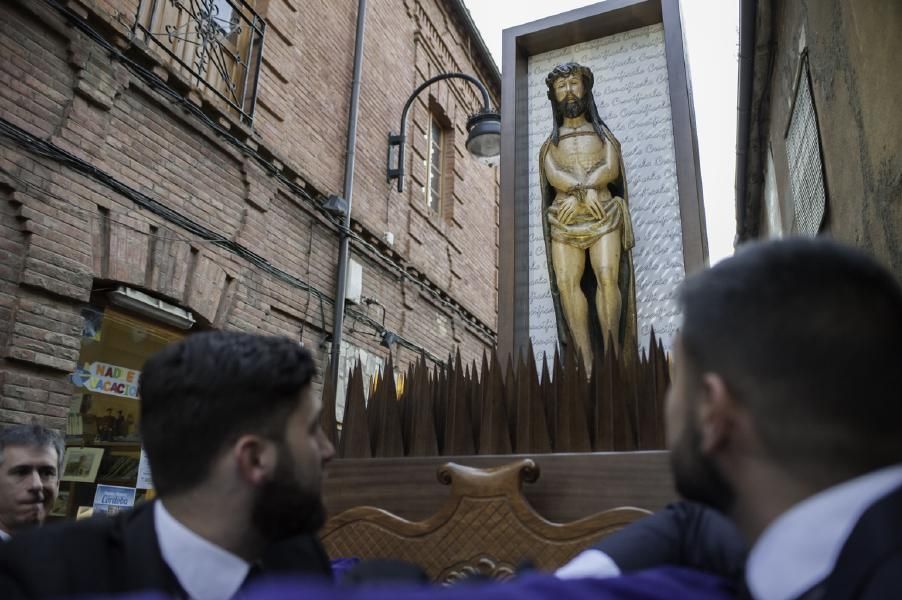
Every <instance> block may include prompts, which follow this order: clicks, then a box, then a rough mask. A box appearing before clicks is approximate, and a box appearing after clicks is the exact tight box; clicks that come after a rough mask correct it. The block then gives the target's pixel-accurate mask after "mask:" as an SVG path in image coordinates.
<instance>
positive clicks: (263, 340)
mask: <svg viewBox="0 0 902 600" xmlns="http://www.w3.org/2000/svg"><path fill="white" fill-rule="evenodd" d="M315 374H316V366H315V365H314V362H313V358H312V357H311V356H310V353H309V352H308V351H307V350H305V349H304V348H303V347H301V345H300V344H299V343H298V342H297V341H293V340H290V339H288V338H284V337H266V336H260V335H252V334H248V333H238V332H230V331H214V332H207V333H198V334H195V335H192V336H189V337H187V338H185V339H184V340H182V341H180V342H177V343H175V344H172V345H170V346H167V347H166V348H164V349H163V350H162V351H160V352H159V353H157V354H155V355H154V356H153V357H151V358H150V360H148V361H147V363H146V364H145V366H144V371H143V372H142V373H141V381H140V395H141V433H142V437H143V441H144V449H145V451H146V452H147V457H148V459H149V460H150V466H151V470H152V473H153V480H154V487H156V489H157V491H158V492H159V493H160V495H166V494H172V493H177V492H181V491H184V490H188V489H191V488H193V487H195V486H196V485H198V484H199V483H201V482H202V481H203V480H204V479H206V477H207V475H208V474H209V471H210V467H211V466H212V464H213V462H214V460H215V458H216V457H217V456H218V455H219V453H220V452H221V451H222V450H223V449H224V448H225V447H226V445H227V444H229V443H231V442H234V441H235V440H237V439H238V438H239V437H240V436H241V435H244V434H247V433H257V434H260V435H264V436H266V437H268V438H270V439H275V440H282V439H284V434H285V423H286V419H287V417H288V415H290V414H291V413H292V412H293V411H294V410H296V409H297V407H298V397H299V394H300V392H301V390H302V389H303V388H304V387H305V386H307V385H308V384H309V383H310V382H311V380H312V379H313V377H314V375H315Z"/></svg>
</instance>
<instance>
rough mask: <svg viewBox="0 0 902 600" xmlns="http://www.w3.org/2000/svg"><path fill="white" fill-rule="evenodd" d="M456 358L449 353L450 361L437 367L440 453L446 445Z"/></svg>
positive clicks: (436, 397)
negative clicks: (452, 367)
mask: <svg viewBox="0 0 902 600" xmlns="http://www.w3.org/2000/svg"><path fill="white" fill-rule="evenodd" d="M453 360H454V359H453V358H452V357H451V356H450V355H449V356H448V362H447V363H445V364H444V365H441V366H437V367H436V368H435V379H434V380H433V381H434V385H433V389H434V390H435V395H434V396H433V398H434V400H433V406H434V408H435V422H434V423H433V426H434V427H435V439H436V441H437V442H438V453H439V454H441V453H442V448H444V447H445V420H446V419H447V418H448V390H449V387H450V373H451V365H452V361H453Z"/></svg>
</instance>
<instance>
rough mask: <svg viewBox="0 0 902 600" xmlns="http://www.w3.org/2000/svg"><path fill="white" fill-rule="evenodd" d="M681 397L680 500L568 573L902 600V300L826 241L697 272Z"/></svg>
mask: <svg viewBox="0 0 902 600" xmlns="http://www.w3.org/2000/svg"><path fill="white" fill-rule="evenodd" d="M681 301H682V306H683V314H684V322H683V327H682V330H681V335H680V338H679V340H678V342H677V344H676V347H675V356H674V366H675V373H674V380H673V384H672V386H671V390H670V393H669V396H668V402H667V414H666V418H667V429H668V445H669V446H670V448H671V451H672V452H671V459H672V466H673V471H674V477H675V481H676V484H677V489H678V491H679V492H680V493H681V494H682V495H683V496H684V497H686V498H689V499H692V500H697V501H700V502H703V503H705V504H706V505H708V506H710V507H713V508H715V509H717V510H718V511H720V512H721V513H723V514H725V515H727V516H729V517H730V518H731V520H732V521H733V523H735V525H737V526H738V529H739V531H741V532H742V534H744V537H745V539H746V540H747V541H748V542H750V543H751V544H753V545H752V546H751V552H750V554H749V556H748V560H747V561H745V552H746V551H745V548H746V546H745V544H744V543H743V541H742V539H741V534H740V533H739V531H737V530H736V528H734V527H733V526H732V525H731V524H730V523H729V522H727V521H726V520H724V519H723V518H721V517H720V516H719V515H718V513H717V512H715V511H714V510H712V509H711V508H707V507H706V506H704V505H702V504H698V503H691V502H680V503H677V504H674V505H672V506H670V507H668V509H666V510H665V511H662V512H660V513H658V514H656V515H653V516H651V517H648V518H646V519H643V520H641V521H639V522H637V523H635V524H633V525H632V526H630V527H627V528H625V529H623V530H621V531H620V532H618V533H616V534H614V535H613V536H610V537H608V538H605V539H604V540H602V541H601V542H599V544H598V545H597V546H596V547H595V548H594V549H593V550H590V551H588V552H586V553H584V554H583V555H580V556H579V557H577V559H576V560H575V561H573V562H572V563H571V564H569V565H567V566H566V567H564V568H563V569H562V571H561V572H559V573H560V574H561V575H562V576H565V577H567V576H574V575H616V574H619V573H621V572H629V571H633V570H637V569H642V568H648V567H653V566H658V565H662V564H678V565H683V566H691V567H695V568H700V569H704V570H707V571H711V572H715V573H717V574H720V575H723V576H726V577H729V578H733V579H734V580H736V579H741V578H742V577H743V562H745V569H744V570H745V573H744V578H745V583H746V586H747V591H748V595H750V596H751V597H753V598H756V599H768V600H770V599H773V600H791V599H794V598H805V599H812V600H814V599H836V600H840V599H842V600H845V599H851V598H863V599H870V598H874V599H877V598H897V597H900V598H902V435H900V427H902V398H900V395H902V290H900V287H899V285H898V283H897V282H896V281H895V280H894V279H893V276H892V275H891V274H889V273H888V272H887V271H886V270H885V269H883V268H882V267H881V266H880V265H878V264H877V263H876V262H875V261H873V260H872V259H870V258H868V257H867V256H865V255H863V254H861V253H859V252H857V251H853V250H851V249H848V248H845V247H842V246H840V245H838V244H835V243H832V242H828V241H824V240H817V241H813V240H788V241H782V242H771V243H763V244H756V245H752V246H750V247H747V248H745V249H743V250H741V251H740V252H739V254H738V255H737V256H735V257H733V258H731V259H728V260H726V261H724V262H722V263H720V264H719V265H717V266H715V267H714V268H712V269H710V270H708V271H706V272H704V273H701V274H698V275H696V276H694V277H691V278H689V279H688V280H687V281H686V283H685V284H684V286H683V289H682V296H681Z"/></svg>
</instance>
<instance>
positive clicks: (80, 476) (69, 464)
mask: <svg viewBox="0 0 902 600" xmlns="http://www.w3.org/2000/svg"><path fill="white" fill-rule="evenodd" d="M103 450H104V449H103V448H66V455H65V456H64V457H63V476H62V477H61V478H60V481H82V482H87V483H93V481H94V479H96V478H97V470H98V469H99V468H100V460H101V459H102V458H103Z"/></svg>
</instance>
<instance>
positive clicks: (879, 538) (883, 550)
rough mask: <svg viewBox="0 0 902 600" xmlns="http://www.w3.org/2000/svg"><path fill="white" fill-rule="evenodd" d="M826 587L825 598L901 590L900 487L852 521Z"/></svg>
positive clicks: (901, 533)
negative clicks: (851, 528)
mask: <svg viewBox="0 0 902 600" xmlns="http://www.w3.org/2000/svg"><path fill="white" fill-rule="evenodd" d="M827 589H828V594H827V597H828V598H834V597H835V598H853V597H854V598H858V597H861V598H882V597H884V596H881V595H880V590H899V589H902V486H899V487H897V488H896V489H894V490H893V491H892V492H890V493H889V494H887V495H886V496H884V497H883V498H881V499H880V500H878V501H877V502H876V503H874V504H873V505H872V506H871V507H870V508H869V509H868V510H867V511H865V513H864V514H863V515H862V516H861V518H860V519H859V520H858V522H857V523H856V524H855V527H854V528H853V530H852V533H851V535H850V536H849V539H848V540H846V543H845V544H844V545H843V548H842V550H841V551H840V555H839V559H838V560H837V563H836V566H835V568H834V570H833V573H831V575H830V578H829V580H828V586H827ZM862 590H869V592H868V593H867V594H862V593H861V591H862Z"/></svg>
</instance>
